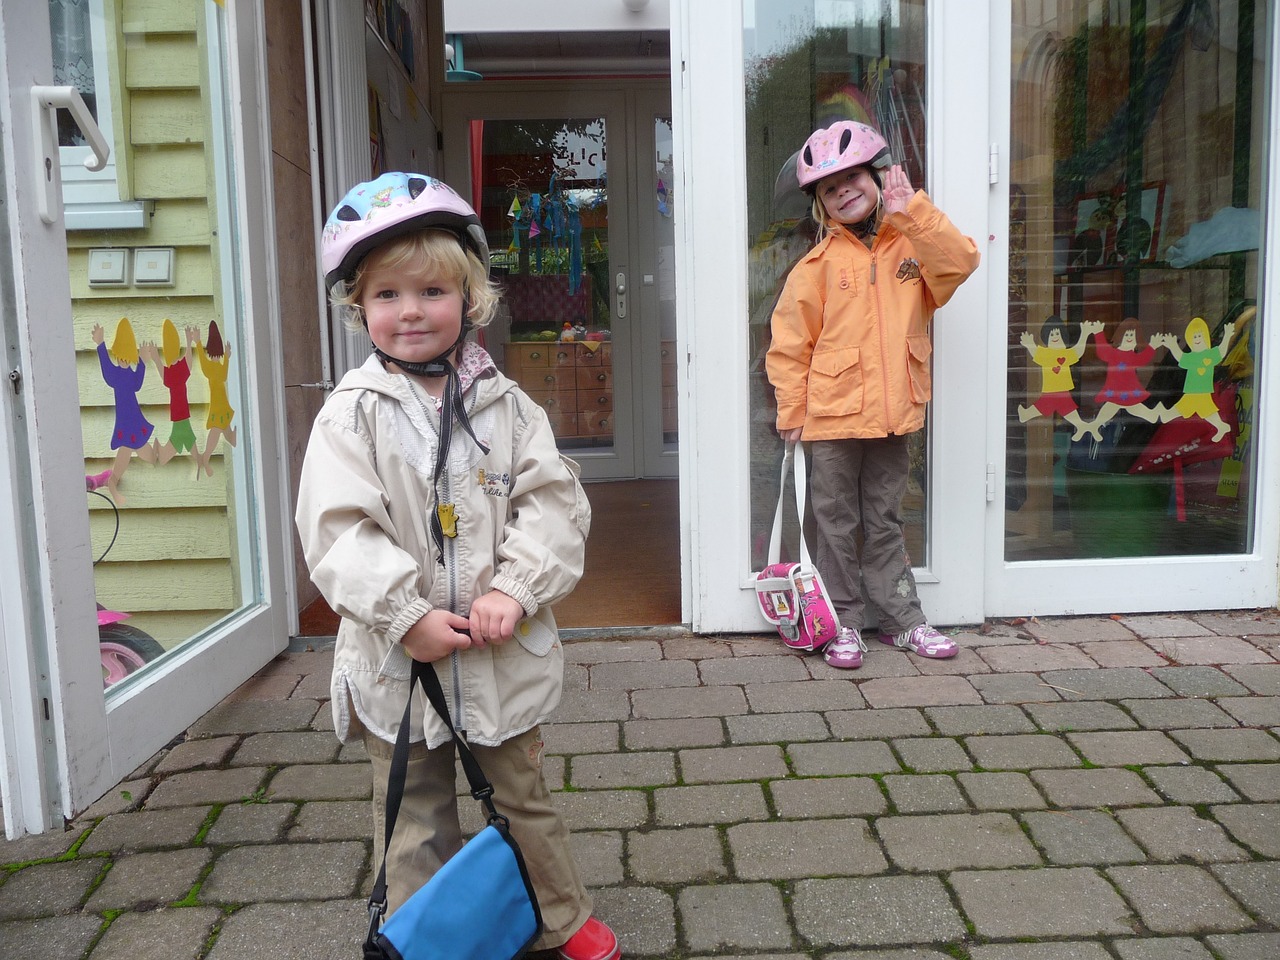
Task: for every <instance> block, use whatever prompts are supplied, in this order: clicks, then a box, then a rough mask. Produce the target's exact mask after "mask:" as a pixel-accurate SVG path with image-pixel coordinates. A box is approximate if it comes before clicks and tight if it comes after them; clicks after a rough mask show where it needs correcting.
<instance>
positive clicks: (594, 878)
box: [569, 830, 626, 887]
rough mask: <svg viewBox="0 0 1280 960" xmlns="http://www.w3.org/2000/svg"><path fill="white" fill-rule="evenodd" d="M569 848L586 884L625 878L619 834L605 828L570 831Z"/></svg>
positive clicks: (620, 836) (594, 884)
mask: <svg viewBox="0 0 1280 960" xmlns="http://www.w3.org/2000/svg"><path fill="white" fill-rule="evenodd" d="M569 850H570V852H571V853H572V854H573V860H574V862H575V863H576V864H577V865H578V875H579V876H580V877H581V878H582V882H583V884H584V885H586V886H588V887H603V886H608V885H611V884H615V883H622V881H623V880H624V879H625V877H626V870H625V869H624V858H623V855H622V834H621V833H617V832H614V831H604V830H592V831H590V832H589V833H582V832H579V833H571V834H569Z"/></svg>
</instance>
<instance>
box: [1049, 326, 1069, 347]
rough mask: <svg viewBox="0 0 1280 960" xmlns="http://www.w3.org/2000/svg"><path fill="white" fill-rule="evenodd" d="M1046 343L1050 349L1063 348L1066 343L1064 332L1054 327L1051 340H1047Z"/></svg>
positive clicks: (1050, 333) (1050, 334) (1050, 335)
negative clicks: (1063, 337)
mask: <svg viewBox="0 0 1280 960" xmlns="http://www.w3.org/2000/svg"><path fill="white" fill-rule="evenodd" d="M1045 343H1046V344H1047V345H1048V346H1050V347H1061V346H1063V345H1064V344H1065V341H1064V340H1063V339H1062V331H1061V330H1059V329H1058V328H1057V327H1054V328H1053V329H1052V330H1050V331H1049V339H1048V340H1046V341H1045Z"/></svg>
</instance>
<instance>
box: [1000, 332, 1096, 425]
mask: <svg viewBox="0 0 1280 960" xmlns="http://www.w3.org/2000/svg"><path fill="white" fill-rule="evenodd" d="M1102 329H1103V324H1102V323H1101V322H1099V321H1096V320H1086V321H1085V322H1084V323H1082V324H1080V336H1079V337H1078V338H1077V339H1076V342H1075V343H1074V344H1073V345H1071V346H1067V341H1066V324H1065V323H1064V322H1063V320H1062V318H1061V317H1059V316H1056V315H1055V316H1051V317H1049V319H1047V320H1046V321H1045V322H1044V325H1043V326H1042V327H1041V328H1040V338H1041V340H1043V341H1044V342H1043V344H1037V343H1036V340H1035V337H1034V336H1032V334H1031V332H1030V331H1025V332H1024V333H1023V334H1022V337H1021V340H1020V342H1021V343H1022V345H1023V346H1024V347H1026V349H1027V352H1028V353H1029V354H1031V362H1032V363H1034V364H1035V365H1036V366H1038V367H1039V368H1040V396H1039V398H1038V399H1037V400H1036V401H1035V402H1034V403H1032V404H1031V405H1030V406H1023V405H1021V404H1019V406H1018V421H1019V422H1020V423H1026V422H1027V421H1028V420H1034V419H1036V418H1037V417H1050V418H1052V417H1053V416H1054V415H1055V414H1057V415H1058V416H1060V417H1062V419H1063V420H1065V421H1066V422H1067V423H1069V424H1071V426H1072V427H1074V428H1075V433H1073V434H1072V436H1071V439H1072V440H1079V439H1080V438H1081V437H1083V436H1084V435H1085V434H1086V433H1088V434H1089V435H1091V436H1092V437H1093V438H1094V439H1095V440H1101V439H1102V435H1101V434H1100V433H1099V432H1098V428H1097V426H1096V425H1094V424H1092V423H1086V422H1085V421H1084V419H1083V418H1082V417H1081V416H1080V408H1079V406H1078V405H1077V403H1076V401H1075V398H1074V397H1072V395H1071V392H1072V391H1073V390H1074V389H1075V378H1074V377H1073V376H1072V374H1071V368H1072V367H1073V366H1075V364H1077V363H1079V362H1080V358H1081V357H1082V356H1084V344H1085V340H1086V339H1087V338H1088V337H1089V335H1090V334H1094V333H1099V332H1101V331H1102Z"/></svg>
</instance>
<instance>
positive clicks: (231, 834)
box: [204, 803, 297, 846]
mask: <svg viewBox="0 0 1280 960" xmlns="http://www.w3.org/2000/svg"><path fill="white" fill-rule="evenodd" d="M296 809H297V807H296V805H295V804H292V803H229V804H227V805H226V806H225V807H223V808H222V810H221V812H220V813H219V814H218V819H217V820H215V821H214V823H213V826H212V827H210V828H209V832H208V834H206V836H205V838H204V839H205V843H208V844H211V845H213V846H236V845H238V844H242V843H271V842H273V841H275V840H279V839H280V838H281V837H282V836H283V835H284V828H285V824H287V823H288V822H289V821H290V820H291V819H292V818H293V815H294V812H295V810H296Z"/></svg>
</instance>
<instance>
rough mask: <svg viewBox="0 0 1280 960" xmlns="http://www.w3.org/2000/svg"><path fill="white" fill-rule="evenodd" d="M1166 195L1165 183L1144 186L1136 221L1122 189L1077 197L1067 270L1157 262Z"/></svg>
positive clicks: (1119, 187)
mask: <svg viewBox="0 0 1280 960" xmlns="http://www.w3.org/2000/svg"><path fill="white" fill-rule="evenodd" d="M1165 193H1166V184H1165V183H1164V182H1163V181H1151V182H1148V183H1144V184H1143V185H1142V197H1141V207H1140V209H1139V211H1138V216H1137V217H1136V218H1133V217H1130V216H1129V215H1128V211H1127V210H1126V209H1125V207H1126V195H1125V190H1124V188H1123V186H1122V185H1121V186H1117V187H1116V188H1115V189H1112V190H1103V191H1098V192H1095V193H1086V194H1081V195H1080V196H1079V197H1077V198H1076V210H1075V221H1074V229H1073V231H1072V234H1071V242H1070V244H1069V246H1068V250H1067V268H1068V269H1069V270H1085V269H1088V268H1090V267H1115V266H1120V265H1122V264H1126V263H1153V262H1155V260H1156V259H1157V257H1158V255H1159V250H1160V235H1161V229H1162V227H1163V225H1164V210H1165V203H1166V196H1165Z"/></svg>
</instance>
